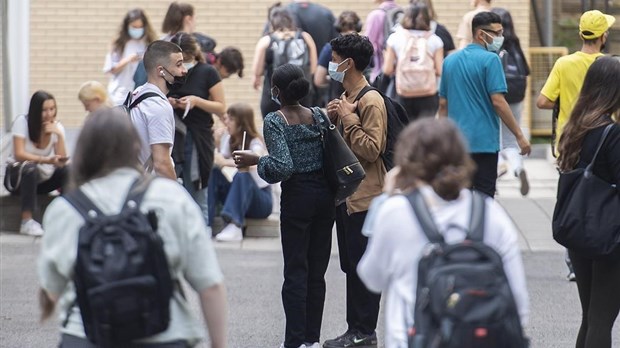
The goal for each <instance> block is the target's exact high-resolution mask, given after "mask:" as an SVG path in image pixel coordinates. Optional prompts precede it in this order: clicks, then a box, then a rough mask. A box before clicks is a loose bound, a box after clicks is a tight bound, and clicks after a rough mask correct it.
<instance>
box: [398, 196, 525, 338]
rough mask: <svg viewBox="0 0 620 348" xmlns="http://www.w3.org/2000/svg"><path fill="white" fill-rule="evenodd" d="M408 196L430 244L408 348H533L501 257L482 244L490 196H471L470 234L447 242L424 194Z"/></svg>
mask: <svg viewBox="0 0 620 348" xmlns="http://www.w3.org/2000/svg"><path fill="white" fill-rule="evenodd" d="M407 198H408V199H409V202H410V204H411V207H412V208H413V211H414V213H415V215H416V217H417V219H418V222H419V224H420V226H421V227H422V231H423V232H424V234H425V235H426V237H427V238H428V240H429V242H430V244H429V245H428V246H427V248H426V249H425V252H424V253H423V255H422V258H421V259H420V262H419V265H418V269H417V274H418V277H417V278H418V285H417V289H416V290H415V291H416V302H415V307H414V321H415V324H414V325H413V326H410V325H408V328H409V330H408V336H409V337H408V340H409V345H408V347H409V348H429V347H433V348H457V347H458V348H474V347H475V348H491V347H492V348H497V347H502V348H523V347H527V346H528V342H527V339H526V338H525V337H524V336H523V329H522V327H521V321H520V318H519V313H518V311H517V306H516V303H515V300H514V297H513V295H512V291H511V289H510V284H509V282H508V278H507V277H506V274H505V272H504V267H503V262H502V258H501V256H500V255H499V254H498V253H497V252H496V251H495V250H494V249H493V248H491V247H490V246H488V245H486V244H484V243H483V236H484V216H485V196H484V195H482V194H480V193H478V192H475V191H473V192H472V211H471V220H470V224H469V231H468V233H467V236H466V238H465V240H464V241H463V242H460V243H456V244H447V243H446V242H445V241H444V238H443V236H442V235H441V234H440V233H439V232H438V230H437V227H436V225H435V223H434V222H433V220H432V216H431V213H430V211H429V209H428V206H427V205H426V203H425V202H424V198H423V197H422V194H421V193H420V192H419V191H418V190H416V191H414V192H413V193H412V194H410V195H408V196H407Z"/></svg>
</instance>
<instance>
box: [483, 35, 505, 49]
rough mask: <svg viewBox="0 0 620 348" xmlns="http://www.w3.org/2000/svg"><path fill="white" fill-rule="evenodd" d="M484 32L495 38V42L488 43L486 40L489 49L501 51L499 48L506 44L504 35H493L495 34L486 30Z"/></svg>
mask: <svg viewBox="0 0 620 348" xmlns="http://www.w3.org/2000/svg"><path fill="white" fill-rule="evenodd" d="M482 32H483V33H485V34H487V35H488V36H490V37H491V38H493V42H491V43H486V41H485V43H486V48H487V51H489V52H499V50H500V49H501V48H502V45H503V44H504V37H503V36H493V35H491V34H489V33H487V32H486V31H484V30H483V31H482Z"/></svg>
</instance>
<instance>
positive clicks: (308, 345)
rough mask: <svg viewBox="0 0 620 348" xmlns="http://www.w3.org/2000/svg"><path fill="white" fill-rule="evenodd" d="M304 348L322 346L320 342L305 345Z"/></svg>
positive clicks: (319, 347) (318, 347)
mask: <svg viewBox="0 0 620 348" xmlns="http://www.w3.org/2000/svg"><path fill="white" fill-rule="evenodd" d="M304 347H306V348H321V344H320V343H319V342H314V343H307V342H306V343H304Z"/></svg>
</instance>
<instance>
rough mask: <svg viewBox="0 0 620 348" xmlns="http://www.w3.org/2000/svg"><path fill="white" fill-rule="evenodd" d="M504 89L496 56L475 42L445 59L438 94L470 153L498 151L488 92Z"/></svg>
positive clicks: (494, 115)
mask: <svg viewBox="0 0 620 348" xmlns="http://www.w3.org/2000/svg"><path fill="white" fill-rule="evenodd" d="M507 91H508V88H507V86H506V77H505V76H504V69H503V68H502V62H501V60H500V58H499V56H498V55H497V54H496V53H492V52H489V51H487V50H486V49H485V48H484V47H482V46H480V45H478V44H470V45H469V46H467V47H465V48H464V49H462V50H460V51H458V52H455V53H453V54H451V55H449V56H448V57H447V58H446V59H445V60H444V62H443V73H442V76H441V85H440V87H439V96H440V97H443V98H446V99H447V100H448V116H449V117H450V118H451V119H452V120H453V121H454V122H455V123H456V124H457V126H458V127H459V129H460V130H461V132H462V133H463V135H464V136H465V139H466V140H467V142H468V144H469V151H470V152H471V153H495V152H498V151H499V122H500V119H499V116H498V115H497V113H496V112H495V109H494V108H493V103H492V101H491V95H493V94H496V93H502V94H504V93H506V92H507Z"/></svg>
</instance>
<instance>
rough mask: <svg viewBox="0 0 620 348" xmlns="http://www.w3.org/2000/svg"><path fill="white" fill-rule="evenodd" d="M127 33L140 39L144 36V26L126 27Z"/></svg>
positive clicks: (133, 37)
mask: <svg viewBox="0 0 620 348" xmlns="http://www.w3.org/2000/svg"><path fill="white" fill-rule="evenodd" d="M127 34H129V36H130V37H131V38H132V39H136V40H137V39H140V38H142V36H144V28H133V27H129V28H127Z"/></svg>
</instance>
